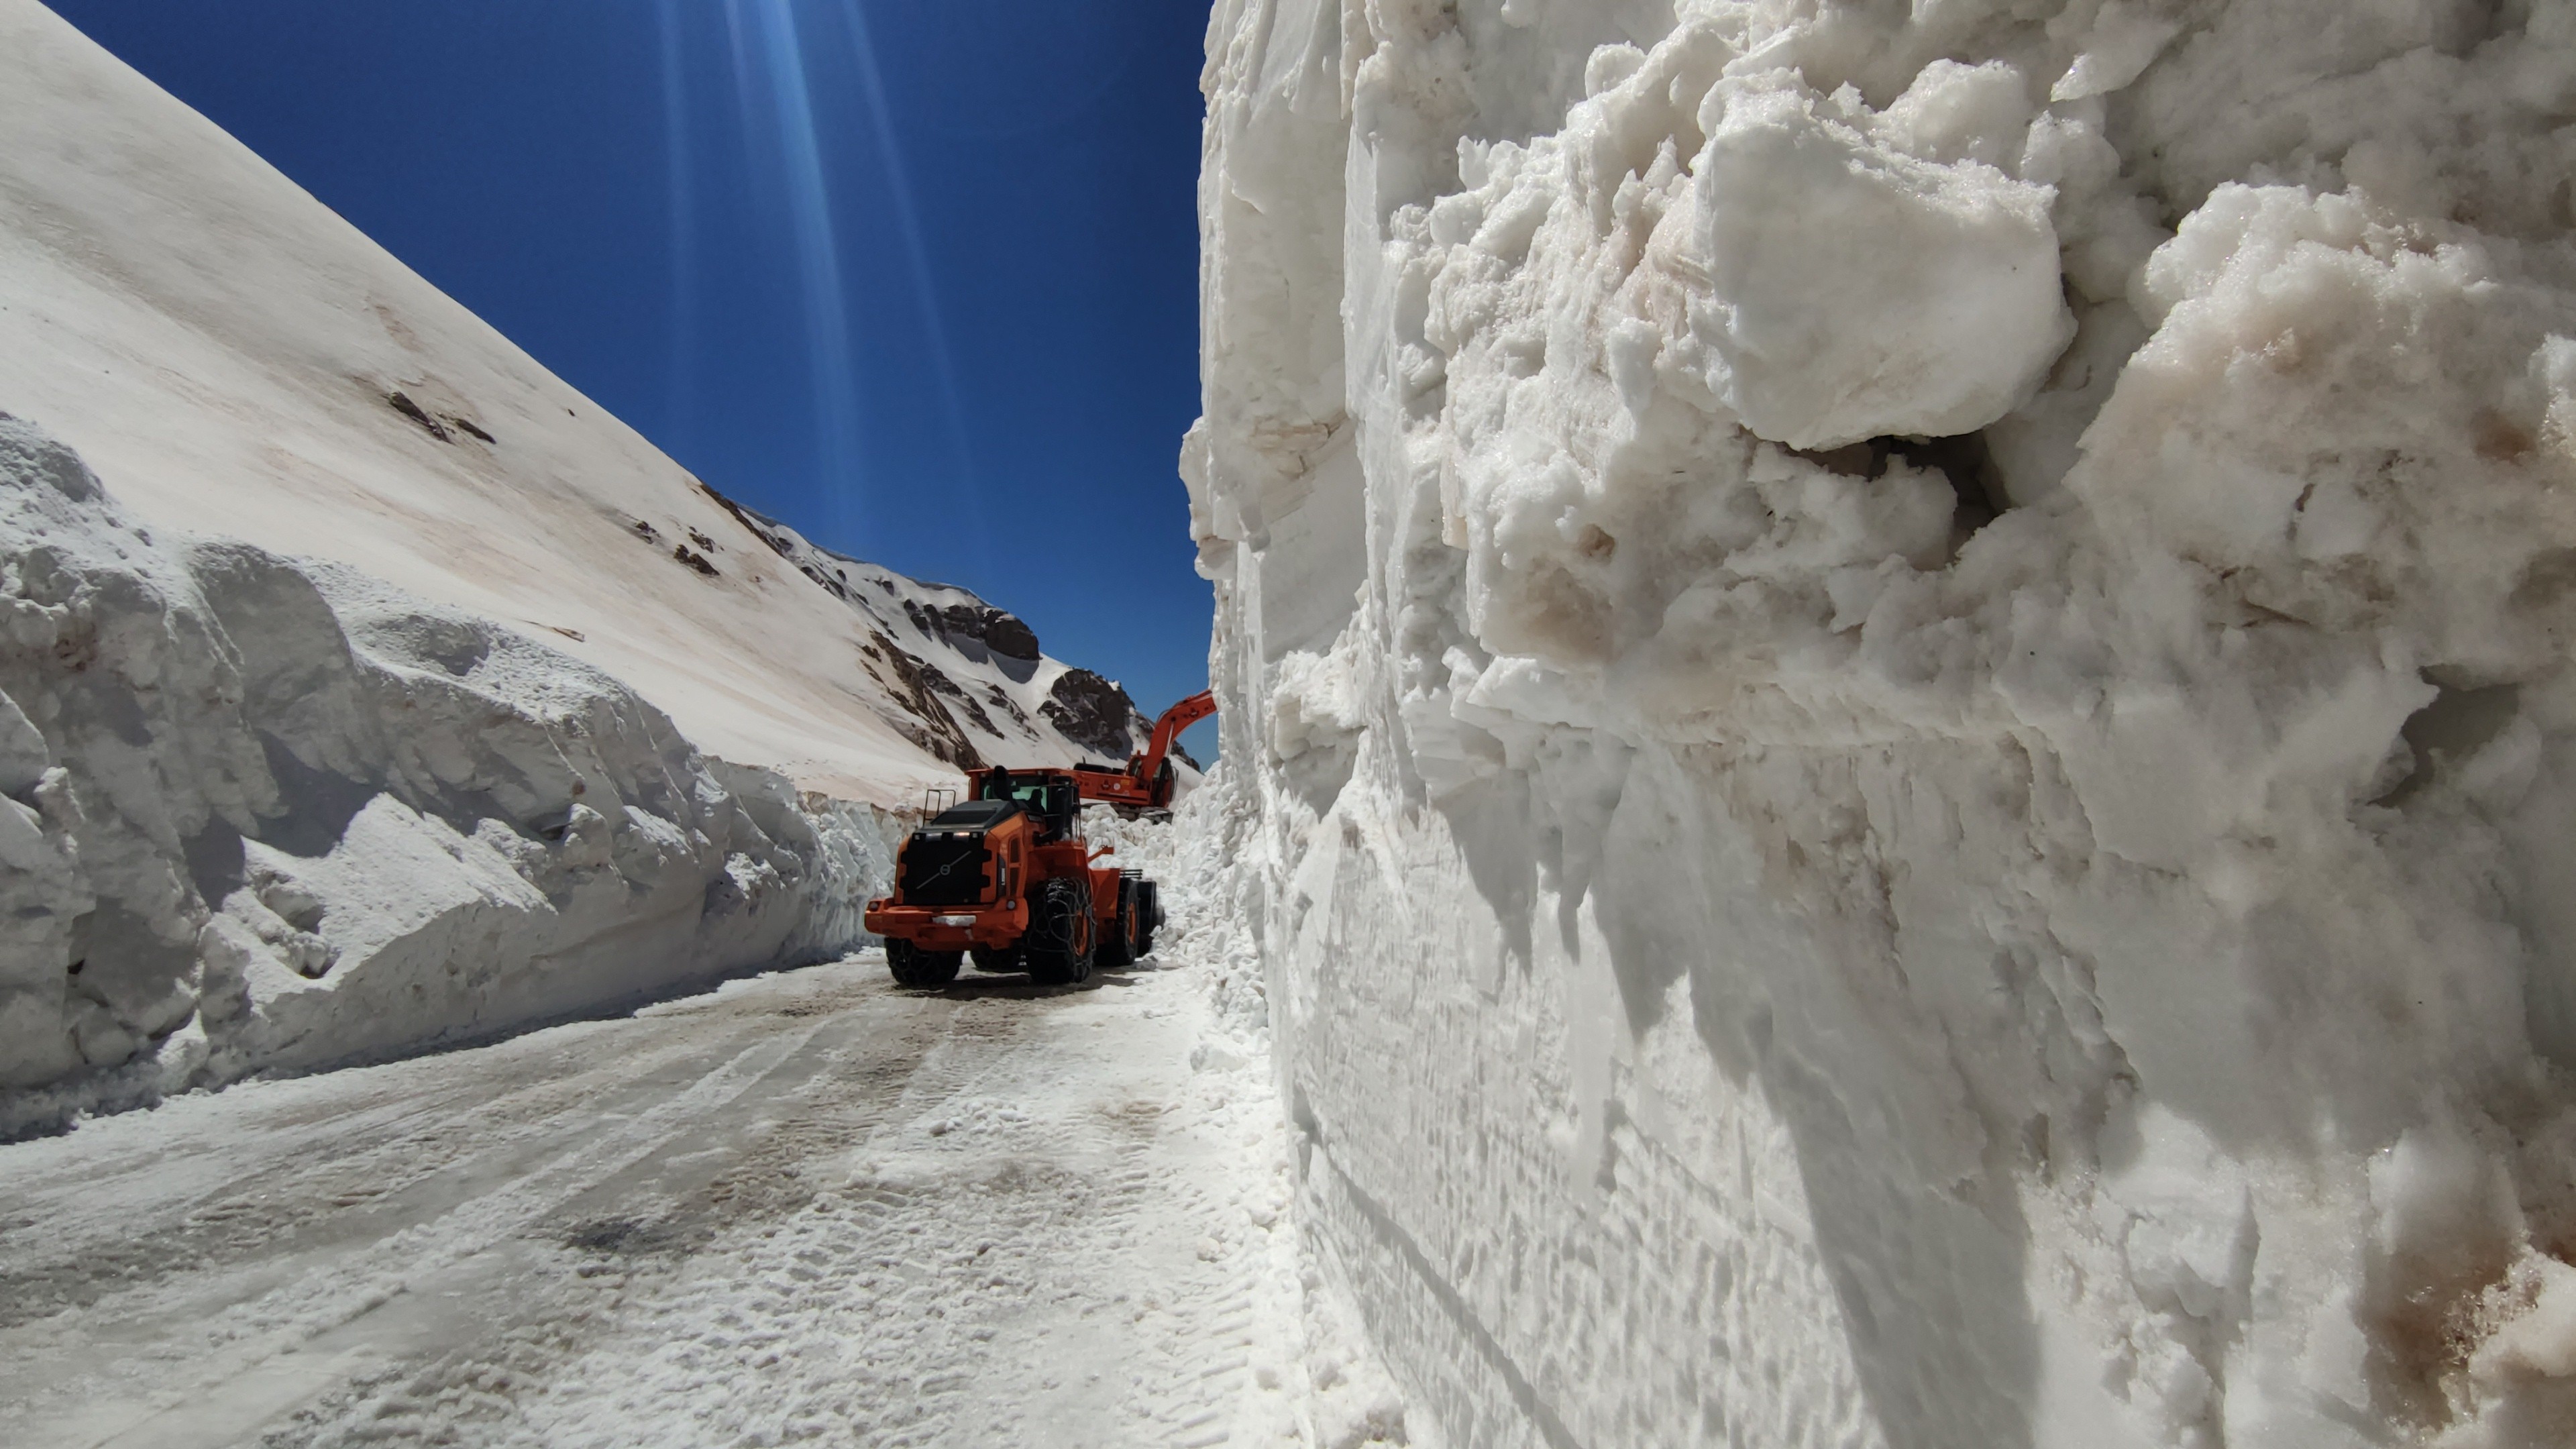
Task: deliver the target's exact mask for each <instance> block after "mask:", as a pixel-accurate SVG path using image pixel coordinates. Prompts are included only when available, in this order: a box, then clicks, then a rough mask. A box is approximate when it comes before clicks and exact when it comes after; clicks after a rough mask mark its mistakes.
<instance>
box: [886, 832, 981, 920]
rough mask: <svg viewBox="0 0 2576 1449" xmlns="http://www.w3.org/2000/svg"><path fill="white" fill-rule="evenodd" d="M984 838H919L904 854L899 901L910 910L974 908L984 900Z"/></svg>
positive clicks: (913, 841) (914, 839)
mask: <svg viewBox="0 0 2576 1449" xmlns="http://www.w3.org/2000/svg"><path fill="white" fill-rule="evenodd" d="M988 858H989V857H988V855H987V853H986V851H985V849H984V837H983V836H982V835H981V834H975V835H944V836H943V835H916V836H914V837H913V838H912V843H911V844H910V845H908V846H906V847H905V848H904V852H903V879H902V881H901V882H900V886H899V894H898V899H900V900H901V901H902V902H903V904H905V905H907V906H971V905H974V904H976V903H977V902H978V901H981V900H982V899H983V898H984V863H985V861H986V860H987V859H988Z"/></svg>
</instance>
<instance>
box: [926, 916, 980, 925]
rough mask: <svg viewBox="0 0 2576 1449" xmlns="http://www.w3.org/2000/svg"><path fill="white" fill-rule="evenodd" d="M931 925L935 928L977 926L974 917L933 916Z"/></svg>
mask: <svg viewBox="0 0 2576 1449" xmlns="http://www.w3.org/2000/svg"><path fill="white" fill-rule="evenodd" d="M930 923H931V924H932V925H934V926H971V925H973V924H975V918H974V917H973V916H933V917H931V918H930Z"/></svg>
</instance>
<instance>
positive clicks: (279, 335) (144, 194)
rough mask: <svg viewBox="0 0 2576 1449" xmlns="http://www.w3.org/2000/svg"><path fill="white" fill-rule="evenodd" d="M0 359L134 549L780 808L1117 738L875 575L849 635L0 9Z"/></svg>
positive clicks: (411, 293) (157, 110)
mask: <svg viewBox="0 0 2576 1449" xmlns="http://www.w3.org/2000/svg"><path fill="white" fill-rule="evenodd" d="M0 344H4V345H0V409H6V410H7V411H9V412H11V413H13V414H15V415H17V416H19V417H22V418H26V419H28V420H30V421H32V422H35V423H37V424H39V425H41V426H42V427H44V428H45V429H46V430H47V431H48V432H49V433H51V434H52V435H54V436H55V437H57V438H60V439H61V440H62V441H63V442H64V443H65V444H67V445H69V446H70V447H72V448H74V449H76V450H78V451H79V453H80V454H81V456H82V457H83V458H85V459H86V460H88V462H89V464H90V466H92V467H94V468H96V469H97V470H98V471H99V472H100V473H101V474H102V475H103V476H105V477H107V478H108V479H110V480H111V481H112V483H113V484H114V486H115V488H116V491H117V496H118V499H119V501H120V502H121V503H122V504H123V505H124V506H125V507H126V508H128V509H130V510H131V511H132V513H133V516H134V517H136V518H137V519H140V520H141V521H143V522H145V523H148V524H155V525H160V526H164V527H175V528H184V529H188V530H190V531H192V532H198V533H206V534H220V535H223V536H226V537H232V538H241V539H245V540H247V541H249V542H251V543H254V544H257V545H259V546H261V547H263V548H268V549H273V550H275V551H277V552H280V553H284V554H290V555H294V556H298V557H314V558H325V559H331V560H335V561H337V562H340V563H344V564H348V565H351V566H353V567H356V568H360V569H364V570H365V571H366V572H368V573H370V574H372V575H374V576H376V577H378V578H381V579H384V580H387V581H388V582H390V583H392V584H394V585H396V586H398V587H400V588H403V589H405V590H408V591H410V592H411V593H414V594H417V595H420V596H421V597H423V598H428V599H435V600H437V601H439V602H441V603H444V604H448V605H452V606H455V607H457V608H462V609H466V610H470V611H471V612H473V613H475V614H478V615H481V616H483V617H486V618H490V619H494V620H498V621H501V622H503V623H506V624H510V625H512V626H515V627H518V628H520V629H522V630H523V631H533V633H532V637H540V638H542V639H544V640H545V641H546V642H547V643H548V644H549V645H551V646H552V647H554V648H557V649H560V650H562V651H564V652H565V653H568V654H570V655H572V656H574V657H576V658H578V659H581V660H582V661H584V662H585V663H588V664H591V665H594V666H596V667H598V668H600V669H604V670H606V671H607V672H608V673H610V674H612V675H615V676H616V677H617V678H618V679H620V680H623V681H624V682H626V683H627V684H628V685H631V686H633V687H634V688H635V689H636V690H637V691H638V692H639V693H640V694H642V695H643V696H644V697H645V698H646V699H649V700H651V701H652V702H653V703H654V705H655V706H656V707H658V708H660V709H662V710H664V711H665V712H667V713H668V714H669V715H670V716H671V717H672V718H673V719H674V720H676V721H677V722H678V723H679V725H680V727H681V728H682V729H683V730H685V731H686V732H687V733H688V735H689V737H690V738H691V739H692V740H694V741H696V742H697V743H698V744H699V745H700V746H702V747H703V748H705V749H707V750H709V751H710V752H713V753H715V754H719V755H722V756H723V757H724V758H726V759H728V760H733V761H737V762H741V763H744V764H750V765H758V766H762V767H765V768H770V769H774V770H777V771H778V772H780V773H782V774H784V775H786V776H788V777H789V778H790V779H792V780H794V781H796V782H797V784H798V785H800V786H802V787H805V788H809V789H816V790H824V791H829V792H831V793H833V794H836V795H840V796H842V797H844V798H848V799H853V800H861V801H867V802H871V803H874V804H878V805H895V806H900V805H905V804H910V803H916V802H918V801H919V800H920V799H921V792H922V788H923V787H924V786H926V785H933V784H942V783H953V782H954V780H955V774H954V769H953V767H954V766H955V765H956V764H958V763H961V762H966V761H969V760H974V759H982V758H992V759H997V760H1002V761H1005V762H1008V763H1012V764H1019V763H1031V764H1040V763H1064V762H1069V761H1071V760H1073V759H1076V758H1083V757H1093V758H1096V757H1098V754H1099V753H1100V750H1101V746H1102V745H1103V744H1104V743H1107V742H1108V741H1109V737H1110V736H1112V735H1114V734H1115V733H1116V726H1117V724H1118V723H1119V722H1120V719H1121V718H1122V716H1123V715H1128V714H1132V712H1133V711H1132V708H1130V707H1128V706H1126V705H1125V704H1124V701H1123V696H1118V692H1117V691H1116V690H1115V689H1114V687H1113V688H1101V687H1099V685H1100V683H1101V682H1100V681H1098V677H1097V676H1093V675H1089V674H1088V673H1087V672H1082V671H1076V672H1071V673H1069V672H1068V671H1067V670H1066V669H1065V668H1064V666H1062V665H1060V664H1058V663H1056V662H1055V661H1053V660H1049V659H1046V658H1045V657H1044V656H1043V655H1041V654H1039V653H1038V651H1037V647H1036V642H1037V641H1036V639H1035V637H1034V636H1032V635H1030V634H1029V633H1028V630H1027V628H1026V626H1025V625H1019V626H1018V629H1017V636H1016V637H1017V640H1018V642H1017V644H1016V645H1012V644H1006V645H1004V646H1003V647H1002V648H999V649H988V648H987V647H986V642H987V641H986V640H985V639H984V638H982V637H970V635H969V634H966V633H960V632H959V631H957V630H954V629H942V628H940V627H938V624H939V622H940V621H941V620H949V619H954V618H956V617H957V616H958V614H959V612H960V610H959V609H958V608H956V607H952V606H963V605H965V604H967V603H968V602H969V601H971V605H972V609H973V610H974V611H976V612H977V613H978V615H979V616H980V615H985V614H989V615H995V616H998V617H999V618H1000V619H1009V616H1008V615H1004V614H1001V613H1000V611H998V610H991V609H989V608H987V607H986V606H985V605H984V604H983V603H982V601H981V600H973V599H972V596H971V595H966V594H964V593H963V591H960V590H942V589H940V588H939V587H938V586H936V585H915V584H913V583H912V581H910V580H908V579H901V578H900V576H898V575H893V574H889V573H885V572H884V571H882V570H880V571H877V574H876V582H877V583H878V584H881V585H884V586H885V588H886V589H889V590H892V591H894V592H896V593H899V594H902V595H903V597H902V598H899V599H895V600H893V601H892V608H891V611H889V610H888V609H887V608H886V607H885V605H886V604H887V602H888V601H887V600H886V599H884V598H878V599H876V600H874V601H872V603H873V607H871V604H869V603H861V604H859V606H857V607H853V604H854V600H853V599H852V597H851V595H850V594H849V593H848V592H847V591H845V590H842V589H839V588H837V587H835V586H832V585H830V584H828V583H827V579H828V577H829V576H828V575H825V574H815V573H811V572H809V571H801V570H802V565H803V564H805V563H807V562H810V561H811V560H810V557H805V556H796V555H791V556H789V557H784V558H782V557H781V552H782V550H780V549H778V548H777V547H776V544H777V542H778V539H777V537H776V535H775V534H774V533H773V532H771V531H769V530H765V529H763V528H762V527H761V526H760V523H759V521H758V520H757V519H756V518H755V517H753V516H751V515H747V514H745V513H744V512H743V511H742V510H740V509H738V508H735V507H733V506H732V505H730V504H728V503H727V502H726V501H725V500H723V499H722V498H720V497H718V496H716V495H715V494H713V493H712V492H710V491H709V490H708V489H707V488H706V487H705V486H704V485H702V484H700V483H699V482H698V480H696V479H695V478H693V477H691V476H690V475H689V474H688V473H687V472H686V471H685V470H683V469H682V468H680V467H679V466H678V465H677V464H675V463H673V462H672V461H671V460H670V459H668V458H666V457H664V456H662V454H661V453H660V452H658V451H656V450H655V449H654V448H653V446H652V445H651V444H650V443H648V442H646V441H645V440H644V439H643V438H642V437H640V436H638V435H637V434H636V433H635V432H633V431H632V430H631V429H629V428H627V427H626V426H625V425H623V424H622V423H620V422H618V421H617V420H616V419H615V418H613V417H611V416H609V415H608V414H607V413H606V412H605V411H604V410H602V409H601V408H600V407H599V406H598V405H597V404H595V403H593V402H591V401H590V400H589V399H588V398H585V397H583V396H582V395H581V394H580V393H578V392H576V391H574V390H573V389H572V388H571V387H569V386H567V385H566V384H565V383H564V382H563V381H562V380H561V379H559V378H557V377H555V376H553V375H552V374H550V373H548V372H547V371H546V370H545V369H544V368H542V367H540V366H539V365H538V364H537V363H536V361H535V360H534V359H532V358H530V357H529V356H528V355H527V354H525V353H524V352H521V351H520V350H519V349H518V348H517V347H515V346H513V345H511V343H510V342H509V341H508V340H507V339H506V338H503V337H502V336H501V335H500V334H498V333H496V332H494V331H493V330H492V329H491V328H490V327H488V326H486V325H485V324H484V323H483V322H482V321H481V320H480V319H478V318H476V317H475V316H473V315H472V314H471V313H469V312H467V311H466V310H465V309H464V308H463V307H461V306H459V305H457V303H456V302H454V301H453V300H451V299H449V298H448V297H446V296H444V295H442V294H440V293H439V292H438V290H437V289H436V288H434V287H432V286H430V285H429V283H427V282H426V281H424V280H422V279H421V278H420V277H418V276H416V275H414V274H413V273H412V272H411V271H410V269H408V268H406V267H404V266H403V265H402V264H401V263H400V262H399V261H396V260H395V259H394V258H393V257H392V256H390V255H388V254H386V253H385V251H384V250H383V249H382V248H380V247H378V246H376V245H375V244H374V243H373V242H370V241H369V240H367V238H366V237H364V236H362V235H360V234H359V233H358V232H357V231H356V230H355V229H354V228H352V227H351V226H349V224H348V223H346V222H344V221H342V220H341V219H340V218H339V217H337V216H334V215H333V214H332V213H331V212H330V211H329V210H328V209H326V208H324V207H323V206H322V205H321V204H319V203H318V202H316V201H315V200H314V199H313V198H312V197H310V196H308V195H306V194H305V193H304V192H303V191H302V190H300V189H298V188H297V187H296V186H295V184H294V183H293V182H291V181H289V180H287V179H286V178H285V177H284V176H282V175H279V174H278V173H277V172H276V171H275V170H274V169H273V168H271V167H270V166H268V165H267V164H266V163H265V162H262V161H261V160H260V159H259V158H258V157H256V156H254V155H252V154H251V153H250V152H249V151H248V150H247V149H245V148H244V147H242V146H241V145H240V144H239V143H238V142H236V141H234V140H233V139H232V138H231V137H229V136H227V135H225V134H224V133H223V132H222V131H221V130H219V129H217V128H216V127H215V126H214V125H212V124H211V123H209V122H208V121H207V120H206V119H205V118H204V117H202V116H199V115H197V114H196V113H194V112H193V111H190V110H189V109H188V108H187V107H186V106H184V105H182V104H181V103H180V102H179V101H178V100H176V99H175V98H173V97H171V96H169V95H167V94H166V93H164V92H162V91H161V90H160V89H159V88H158V87H156V86H154V85H153V84H152V83H151V82H150V81H147V80H145V79H144V78H143V77H141V76H139V75H137V74H135V73H134V72H133V71H132V70H130V69H128V68H127V67H126V66H124V65H123V64H121V63H120V62H118V61H117V60H116V59H115V58H114V57H112V56H110V55H108V54H107V52H105V51H103V50H101V49H99V48H98V47H97V46H96V45H93V44H92V43H90V42H89V41H88V40H87V39H86V38H84V37H82V36H81V35H80V34H79V33H78V32H77V31H75V30H73V29H72V28H71V27H70V26H68V25H66V24H64V23H63V22H62V21H61V20H60V19H58V18H56V17H55V16H54V15H53V14H51V13H50V12H48V11H47V10H45V9H44V8H43V7H42V6H41V5H38V4H37V3H35V0H0ZM798 544H799V546H800V547H801V546H802V541H801V540H798ZM811 553H812V550H810V548H809V549H807V550H806V554H807V555H810V554H811ZM842 562H843V563H844V564H845V565H846V564H847V562H848V561H846V560H843V561H842ZM860 592H861V594H862V596H864V595H865V594H866V593H867V591H866V590H861V591H860ZM916 595H918V596H921V597H922V598H924V599H926V600H929V601H930V602H932V603H933V604H935V605H936V606H937V607H939V608H941V609H943V610H945V611H946V612H944V613H943V614H942V615H941V616H940V619H939V620H934V621H933V623H932V626H931V627H929V628H927V629H925V628H923V627H920V626H918V625H917V624H915V623H914V622H913V621H912V620H911V619H909V618H906V617H904V614H905V609H904V605H905V603H906V602H909V601H911V600H912V599H913V598H914V596H916ZM934 595H936V596H941V597H938V598H936V599H931V598H930V596H934ZM949 596H953V597H949ZM1010 623H1011V624H1013V625H1018V621H1017V620H1010ZM1007 632H1008V631H1007V630H1005V633H1007ZM1013 647H1019V648H1021V649H1022V651H1023V652H1021V653H1018V654H1013V653H1011V652H1010V650H1011V648H1013ZM1032 671H1035V675H1034V677H1033V675H1032ZM1068 681H1069V682H1068ZM1059 683H1062V685H1063V689H1062V691H1061V692H1063V693H1066V694H1072V695H1076V696H1078V697H1079V698H1080V700H1081V702H1082V704H1083V705H1084V707H1085V712H1084V713H1083V715H1082V722H1081V724H1078V725H1077V727H1076V730H1075V731H1069V730H1067V729H1065V728H1063V727H1060V726H1059V724H1058V722H1057V720H1056V718H1055V717H1054V716H1052V715H1050V714H1049V713H1048V712H1047V711H1046V709H1045V705H1046V703H1047V702H1048V700H1050V699H1051V698H1054V696H1053V695H1051V694H1049V693H1047V692H1046V691H1048V690H1050V689H1053V688H1055V687H1056V686H1057V685H1058V684H1059ZM1032 690H1035V691H1037V693H1035V694H1034V695H1033V694H1032V693H1031V691H1032ZM997 696H998V697H997ZM1113 696H1117V697H1115V698H1113ZM1084 726H1087V728H1085V727H1084ZM1077 731H1078V732H1077ZM1124 753H1125V752H1124V751H1123V750H1122V751H1118V752H1116V754H1117V755H1118V756H1120V757H1123V755H1124Z"/></svg>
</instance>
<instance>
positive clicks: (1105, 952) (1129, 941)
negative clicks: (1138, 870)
mask: <svg viewBox="0 0 2576 1449" xmlns="http://www.w3.org/2000/svg"><path fill="white" fill-rule="evenodd" d="M1135 960H1136V883H1135V882H1134V881H1132V880H1122V881H1120V882H1118V910H1117V912H1116V913H1115V914H1113V915H1112V916H1111V917H1110V918H1109V932H1108V934H1107V935H1105V936H1103V937H1102V938H1101V940H1100V964H1101V965H1103V966H1127V965H1131V964H1133V963H1134V962H1135Z"/></svg>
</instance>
